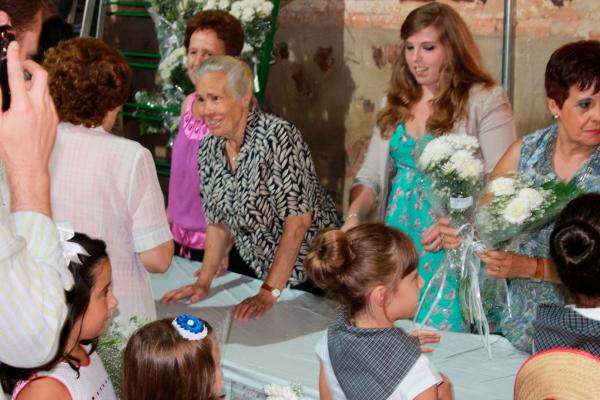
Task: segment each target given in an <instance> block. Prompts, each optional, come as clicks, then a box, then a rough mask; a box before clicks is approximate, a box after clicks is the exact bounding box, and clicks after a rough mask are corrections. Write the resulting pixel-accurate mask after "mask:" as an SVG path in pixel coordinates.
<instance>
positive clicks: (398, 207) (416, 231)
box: [385, 123, 466, 331]
mask: <svg viewBox="0 0 600 400" xmlns="http://www.w3.org/2000/svg"><path fill="white" fill-rule="evenodd" d="M431 139H432V136H431V135H429V134H427V135H425V136H424V137H423V139H421V140H423V141H428V140H431ZM417 143H418V141H417V140H416V139H415V138H414V137H413V136H411V135H409V134H408V133H407V132H406V129H405V128H404V123H400V125H398V128H396V131H395V132H394V134H393V135H392V137H391V139H390V155H391V157H392V160H393V161H394V164H395V166H396V175H395V176H394V178H393V180H392V185H391V188H390V195H389V199H388V205H387V212H386V217H385V223H386V225H389V226H393V227H395V228H399V229H401V230H402V231H404V232H405V233H406V234H408V235H409V236H410V238H411V239H412V240H413V242H414V243H415V245H416V246H417V250H418V252H419V267H418V270H419V274H420V275H421V276H422V277H423V280H424V281H425V285H424V286H423V290H424V289H425V288H426V287H427V284H428V283H429V281H430V280H431V278H432V277H433V274H434V272H435V271H436V268H438V267H439V265H440V263H441V262H442V260H443V259H444V256H445V251H439V252H437V253H430V252H428V251H425V250H423V246H422V245H421V243H420V240H421V238H422V236H423V231H424V230H425V229H427V228H429V227H430V226H431V225H433V223H434V222H435V220H436V219H437V217H436V215H435V213H434V210H432V208H431V205H430V204H429V202H428V201H427V199H426V198H425V195H424V193H423V191H422V190H421V188H420V187H419V185H418V182H419V179H420V178H421V172H420V171H419V170H417V169H416V167H415V163H416V160H415V153H416V149H417V146H416V145H417ZM422 294H423V291H421V295H422ZM429 309H430V304H424V307H423V308H422V309H421V312H420V313H419V316H418V320H419V321H421V320H422V319H423V318H424V317H425V315H426V314H427V312H428V311H429ZM430 324H432V325H433V326H435V327H436V328H438V329H441V330H446V331H464V330H466V323H465V321H464V319H463V317H462V313H461V310H460V302H459V300H458V284H457V282H455V281H452V280H448V281H447V282H446V285H445V287H444V292H443V296H442V299H441V300H440V302H439V303H438V306H437V307H436V310H434V314H432V317H431V322H430Z"/></svg>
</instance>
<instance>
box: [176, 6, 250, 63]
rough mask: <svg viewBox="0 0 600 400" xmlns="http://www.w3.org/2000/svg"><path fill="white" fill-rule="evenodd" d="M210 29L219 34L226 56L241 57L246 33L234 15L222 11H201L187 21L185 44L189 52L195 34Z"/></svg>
mask: <svg viewBox="0 0 600 400" xmlns="http://www.w3.org/2000/svg"><path fill="white" fill-rule="evenodd" d="M204 29H208V30H211V31H214V32H215V33H216V34H217V37H218V38H219V40H221V41H222V42H223V43H224V44H225V54H226V55H228V56H232V57H239V56H240V54H242V49H243V48H244V40H245V37H244V31H243V30H242V24H241V23H240V21H239V20H238V19H237V18H235V17H234V16H233V15H231V14H229V13H227V12H225V11H221V10H207V11H201V12H199V13H197V14H195V15H193V16H192V17H190V18H189V19H188V20H187V27H186V29H185V39H184V41H183V44H184V45H185V49H186V50H188V48H189V46H190V39H191V37H192V35H193V34H194V32H196V31H201V30H204Z"/></svg>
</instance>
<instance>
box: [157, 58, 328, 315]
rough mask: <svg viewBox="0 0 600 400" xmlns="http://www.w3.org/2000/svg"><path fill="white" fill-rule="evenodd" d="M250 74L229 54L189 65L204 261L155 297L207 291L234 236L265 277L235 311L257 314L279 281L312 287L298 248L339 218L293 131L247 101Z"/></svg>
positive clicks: (257, 273)
mask: <svg viewBox="0 0 600 400" xmlns="http://www.w3.org/2000/svg"><path fill="white" fill-rule="evenodd" d="M252 81H253V77H252V72H251V71H250V69H249V68H248V66H247V65H246V64H244V63H243V62H242V61H239V60H237V59H235V58H233V57H229V56H217V57H212V58H210V59H209V60H207V61H205V62H204V63H203V64H202V65H201V66H200V67H199V68H198V69H197V70H196V104H195V105H194V106H195V107H197V110H198V115H200V116H201V117H202V119H203V120H204V121H205V122H206V124H207V125H208V127H209V129H210V131H211V133H212V136H210V137H208V138H207V139H205V140H204V141H203V142H202V144H201V147H200V152H199V158H198V161H199V164H200V177H201V181H202V198H203V201H204V212H205V214H206V219H207V223H208V226H207V230H206V248H205V255H204V263H203V267H202V269H201V270H200V272H199V273H198V280H197V282H195V283H193V284H191V285H187V286H184V287H181V288H179V289H176V290H173V291H171V292H169V293H167V294H165V295H164V297H163V298H162V301H164V302H175V301H178V300H180V299H184V298H189V299H190V301H192V302H195V301H198V300H200V299H201V298H202V297H204V296H205V295H206V294H208V292H209V288H210V284H211V281H212V280H213V277H214V276H215V274H216V273H217V270H218V267H219V264H220V262H221V259H222V258H223V256H224V255H225V253H226V251H227V244H228V242H230V240H231V239H233V240H235V244H236V247H237V248H238V250H239V252H240V255H241V256H242V258H243V259H244V261H245V262H246V263H248V265H249V267H250V270H251V272H250V273H251V274H252V275H254V276H255V277H257V278H259V279H262V280H264V284H263V285H262V287H261V289H260V290H259V292H258V293H257V294H256V295H255V296H252V297H249V298H247V299H245V300H244V301H242V302H241V303H240V304H238V305H237V306H236V307H235V310H234V315H235V317H236V318H237V319H247V318H250V317H251V316H252V315H254V316H255V317H256V318H260V317H261V316H262V315H263V314H264V313H265V312H266V311H268V310H269V309H270V308H271V307H272V306H273V304H274V303H275V301H276V300H277V297H278V296H279V295H280V294H281V290H282V289H283V288H284V287H286V286H291V287H294V288H297V289H302V290H307V291H313V288H314V286H313V285H312V284H311V282H310V281H307V276H306V273H305V272H304V269H303V267H302V263H303V261H304V256H305V255H306V252H307V250H308V246H309V244H310V241H311V239H312V238H313V236H314V235H315V233H316V232H317V230H319V229H322V228H326V227H331V226H337V225H338V224H339V222H338V217H337V213H336V209H335V206H334V205H333V202H332V200H331V198H330V197H329V196H328V195H327V194H326V193H325V191H324V190H323V188H322V187H321V186H320V184H319V180H318V178H317V175H316V173H315V169H314V165H313V161H312V158H311V156H310V152H309V150H308V147H307V145H306V143H305V142H304V140H303V139H302V136H301V134H300V132H299V131H298V129H297V128H296V127H295V126H293V125H292V124H291V123H289V122H287V121H284V120H282V119H280V118H277V117H275V116H274V115H270V114H265V113H262V112H261V111H259V110H258V109H257V108H253V107H252V98H253V97H252V96H253V93H252V92H253V91H252V89H253V85H252ZM232 267H235V266H232Z"/></svg>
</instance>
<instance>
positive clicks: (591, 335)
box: [533, 304, 600, 357]
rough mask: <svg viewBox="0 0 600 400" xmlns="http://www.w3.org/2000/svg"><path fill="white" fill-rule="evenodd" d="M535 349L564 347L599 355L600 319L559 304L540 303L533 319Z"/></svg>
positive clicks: (538, 350)
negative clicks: (588, 316) (586, 315)
mask: <svg viewBox="0 0 600 400" xmlns="http://www.w3.org/2000/svg"><path fill="white" fill-rule="evenodd" d="M533 327H534V330H535V333H534V335H533V345H534V348H535V352H536V353H539V352H540V351H544V350H548V349H554V348H558V347H566V348H570V349H578V350H583V351H587V352H588V353H592V354H594V355H596V356H598V357H600V321H596V320H594V319H591V318H587V317H585V316H583V315H581V314H580V313H578V312H577V311H575V310H573V309H571V308H569V307H565V306H564V305H560V304H541V305H539V306H538V308H537V314H536V318H535V320H534V322H533Z"/></svg>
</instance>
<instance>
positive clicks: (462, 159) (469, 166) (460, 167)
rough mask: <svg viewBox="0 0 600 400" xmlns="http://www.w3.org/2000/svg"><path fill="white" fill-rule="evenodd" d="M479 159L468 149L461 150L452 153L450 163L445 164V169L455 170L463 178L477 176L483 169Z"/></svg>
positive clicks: (448, 170) (447, 170)
mask: <svg viewBox="0 0 600 400" xmlns="http://www.w3.org/2000/svg"><path fill="white" fill-rule="evenodd" d="M478 161H479V160H477V159H475V158H474V157H473V155H472V154H471V153H470V152H468V151H466V150H459V151H457V152H455V153H454V154H452V156H451V157H450V160H449V161H448V164H446V165H445V166H444V171H446V172H454V171H456V172H457V173H458V175H459V176H460V177H462V178H472V177H477V176H479V174H480V173H481V171H482V170H483V166H482V165H481V162H478Z"/></svg>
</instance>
